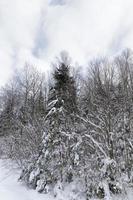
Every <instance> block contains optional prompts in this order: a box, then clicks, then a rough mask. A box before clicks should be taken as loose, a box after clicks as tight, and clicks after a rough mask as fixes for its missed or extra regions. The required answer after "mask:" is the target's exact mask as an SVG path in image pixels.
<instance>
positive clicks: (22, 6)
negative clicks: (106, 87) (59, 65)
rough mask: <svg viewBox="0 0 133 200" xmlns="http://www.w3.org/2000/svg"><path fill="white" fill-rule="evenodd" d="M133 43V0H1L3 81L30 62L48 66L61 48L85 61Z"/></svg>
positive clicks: (0, 67)
mask: <svg viewBox="0 0 133 200" xmlns="http://www.w3.org/2000/svg"><path fill="white" fill-rule="evenodd" d="M126 47H129V48H133V0H0V85H2V84H4V83H5V82H6V80H7V78H8V77H9V76H10V74H11V73H12V72H13V71H14V70H16V68H19V67H22V66H23V65H24V63H25V62H29V63H31V64H34V65H35V66H38V68H40V69H42V70H47V69H48V67H49V66H50V65H49V63H50V62H51V61H53V58H54V57H55V56H58V55H59V52H60V51H62V50H67V51H68V52H69V54H70V56H71V57H72V58H73V60H74V61H78V63H79V64H82V65H84V64H86V63H87V61H88V59H90V58H92V57H93V56H95V57H96V56H97V55H103V56H105V55H115V54H116V53H118V52H119V51H120V50H122V49H123V48H126Z"/></svg>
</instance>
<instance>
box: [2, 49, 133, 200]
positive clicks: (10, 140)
mask: <svg viewBox="0 0 133 200" xmlns="http://www.w3.org/2000/svg"><path fill="white" fill-rule="evenodd" d="M0 101H1V108H0V140H1V153H2V154H3V155H4V156H6V157H8V158H11V159H12V160H15V161H16V162H17V163H18V165H19V166H20V167H21V168H22V173H21V175H20V180H21V181H24V182H25V183H26V184H27V185H28V186H29V187H32V188H34V189H37V190H38V191H39V192H49V191H51V190H52V188H54V187H55V186H56V185H57V183H59V184H60V189H62V188H63V185H64V183H71V182H73V181H75V180H77V181H78V182H80V183H81V185H83V194H84V195H85V197H86V200H89V199H90V198H91V197H92V196H98V197H99V198H103V197H105V196H106V195H107V193H109V194H118V193H122V192H123V191H124V184H127V183H128V184H130V183H132V182H133V177H132V175H133V132H132V131H133V52H132V51H131V50H129V49H126V50H124V51H123V52H122V53H121V55H119V56H117V57H115V58H114V59H113V60H109V59H107V58H98V59H95V60H93V61H91V62H89V64H88V69H86V76H85V77H83V76H82V75H81V73H80V71H78V70H74V68H73V67H72V66H71V62H70V59H69V57H68V56H67V55H65V54H61V56H60V58H59V59H58V62H57V63H55V64H54V66H53V70H52V73H51V75H50V77H46V76H45V75H44V74H42V73H40V72H38V71H37V70H36V69H35V68H34V67H32V66H29V65H26V66H25V67H24V68H23V70H20V71H19V72H18V73H16V74H15V75H14V77H13V78H12V80H11V81H10V82H9V83H8V84H7V85H6V86H5V87H4V88H2V89H1V94H0ZM55 196H56V194H55Z"/></svg>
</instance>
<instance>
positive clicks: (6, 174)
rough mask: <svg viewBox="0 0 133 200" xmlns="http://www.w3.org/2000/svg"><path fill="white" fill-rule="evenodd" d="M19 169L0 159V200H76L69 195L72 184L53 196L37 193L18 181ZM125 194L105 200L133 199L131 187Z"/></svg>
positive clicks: (72, 187)
mask: <svg viewBox="0 0 133 200" xmlns="http://www.w3.org/2000/svg"><path fill="white" fill-rule="evenodd" d="M18 177H19V170H18V169H16V168H15V167H14V168H13V166H12V165H11V164H10V165H9V162H8V164H7V161H3V160H0V200H70V199H71V200H77V199H80V200H82V199H84V198H81V197H80V198H77V197H76V195H75V196H74V195H71V194H72V193H71V191H72V189H74V187H75V186H74V185H70V186H69V187H66V189H65V191H64V192H62V193H60V194H59V195H57V197H56V198H54V197H53V196H51V195H47V194H39V193H37V192H36V191H34V190H31V189H28V188H26V187H25V185H23V184H22V183H20V182H18V181H17V180H18ZM126 193H127V195H121V196H119V197H115V198H114V197H112V198H111V199H108V198H106V200H133V189H128V190H127V192H126Z"/></svg>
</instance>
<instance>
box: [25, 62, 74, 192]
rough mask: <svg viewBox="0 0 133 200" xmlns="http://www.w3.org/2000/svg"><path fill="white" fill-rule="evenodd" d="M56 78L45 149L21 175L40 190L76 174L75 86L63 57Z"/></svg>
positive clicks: (48, 106) (54, 77) (52, 92)
mask: <svg viewBox="0 0 133 200" xmlns="http://www.w3.org/2000/svg"><path fill="white" fill-rule="evenodd" d="M53 82H54V84H53V86H51V87H50V90H49V96H48V104H47V115H46V117H45V123H44V130H45V131H44V134H43V139H42V144H43V145H42V150H41V152H40V155H39V157H38V159H37V160H36V162H35V163H34V164H33V165H31V166H30V167H29V168H28V169H26V170H24V172H23V173H22V175H21V179H23V180H25V181H26V183H27V184H28V185H30V186H31V187H33V188H36V189H37V190H38V191H39V192H42V191H46V188H47V186H50V185H54V184H56V183H57V182H60V183H63V182H64V181H68V182H70V181H72V178H73V170H74V155H73V151H72V146H73V143H74V140H73V139H72V132H73V130H74V121H75V119H74V113H75V112H76V105H77V104H76V88H75V82H74V79H73V77H72V76H71V75H70V66H69V65H68V64H67V63H66V62H64V61H63V60H61V61H60V62H59V64H58V66H57V67H56V68H55V70H54V73H53Z"/></svg>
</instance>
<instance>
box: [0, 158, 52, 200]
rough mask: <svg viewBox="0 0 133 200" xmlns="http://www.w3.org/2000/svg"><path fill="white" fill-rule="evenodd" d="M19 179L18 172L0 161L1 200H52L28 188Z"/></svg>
mask: <svg viewBox="0 0 133 200" xmlns="http://www.w3.org/2000/svg"><path fill="white" fill-rule="evenodd" d="M18 177H19V171H18V170H16V169H15V168H14V169H12V166H10V167H9V165H7V162H5V161H2V160H0V200H51V198H50V196H48V195H45V194H39V193H37V192H36V191H34V190H31V189H28V188H26V187H25V186H24V185H22V183H19V182H18V181H17V179H18Z"/></svg>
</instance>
